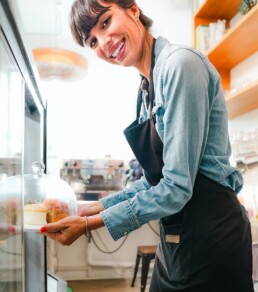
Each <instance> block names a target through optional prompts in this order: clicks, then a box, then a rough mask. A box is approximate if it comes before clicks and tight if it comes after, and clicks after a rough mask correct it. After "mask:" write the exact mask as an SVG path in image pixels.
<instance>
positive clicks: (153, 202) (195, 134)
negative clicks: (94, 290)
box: [100, 37, 243, 240]
mask: <svg viewBox="0 0 258 292" xmlns="http://www.w3.org/2000/svg"><path fill="white" fill-rule="evenodd" d="M154 55H155V66H154V70H153V82H154V91H155V103H154V107H153V109H152V113H153V114H155V116H156V129H157V132H158V134H159V136H160V138H161V140H162V142H163V144H164V149H163V161H164V167H163V169H162V173H163V178H162V179H161V180H160V182H159V183H158V184H157V185H156V186H151V185H149V184H148V182H147V180H146V179H145V177H144V176H143V177H142V178H141V179H140V180H138V181H135V182H134V183H132V184H131V185H129V186H128V187H125V188H124V189H123V190H122V191H120V192H117V193H114V194H111V195H109V196H107V197H105V198H102V199H101V202H102V204H103V206H104V211H102V212H101V213H100V215H101V217H102V219H103V221H104V223H105V225H106V227H107V228H108V230H109V232H110V234H111V236H112V237H113V239H114V240H117V239H119V238H120V237H122V236H124V235H126V234H128V233H129V232H131V231H133V230H135V229H137V228H139V227H141V226H142V225H143V224H145V223H147V222H149V221H150V220H156V219H160V218H162V217H164V216H168V215H171V214H175V213H177V212H179V211H180V210H181V209H182V208H183V207H184V206H185V204H186V203H187V201H188V200H189V199H190V198H191V196H192V192H193V187H194V182H195V178H196V175H197V173H198V172H200V173H201V174H203V175H205V176H206V177H208V178H210V179H212V180H214V181H216V182H218V183H219V184H221V185H223V186H225V187H227V188H230V189H232V190H233V191H235V192H236V193H238V192H239V191H240V189H241V188H242V185H243V178H242V176H241V173H240V172H239V171H238V169H237V168H234V167H232V166H230V164H229V157H230V155H231V146H230V142H229V137H228V118H227V112H226V106H225V100H224V96H223V91H222V88H221V80H220V76H219V74H218V72H217V71H216V69H215V68H214V66H213V65H212V64H211V63H210V62H209V60H208V59H207V57H206V56H204V55H203V54H201V53H200V52H199V51H197V50H195V49H193V48H190V47H186V46H179V45H172V44H170V43H169V42H168V41H167V40H166V39H164V38H162V37H158V38H157V40H156V45H155V52H154ZM145 95H146V92H144V91H143V92H142V97H143V101H144V99H145ZM146 104H147V103H146V102H143V103H142V107H141V114H140V118H139V123H141V122H143V121H144V120H146V119H147V118H148V113H149V111H148V109H147V108H146ZM207 195H208V194H207Z"/></svg>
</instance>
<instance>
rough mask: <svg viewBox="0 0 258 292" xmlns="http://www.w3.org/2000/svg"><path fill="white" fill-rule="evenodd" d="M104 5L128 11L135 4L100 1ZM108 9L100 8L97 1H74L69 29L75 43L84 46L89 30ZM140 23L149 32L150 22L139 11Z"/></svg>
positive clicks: (132, 1)
mask: <svg viewBox="0 0 258 292" xmlns="http://www.w3.org/2000/svg"><path fill="white" fill-rule="evenodd" d="M102 1H103V2H106V3H115V4H117V5H119V6H120V7H122V8H123V9H128V8H131V7H132V6H133V4H135V1H134V0H102ZM107 10H108V7H106V6H102V5H101V4H100V3H99V1H98V0H75V2H74V3H73V5H72V8H71V13H70V28H71V32H72V35H73V38H74V40H75V41H76V43H78V44H79V45H81V46H82V47H84V46H85V41H86V40H87V38H88V35H89V33H90V31H91V29H92V28H93V27H94V26H95V25H96V24H97V22H98V18H99V16H100V15H102V14H103V13H105V12H106V11H107ZM139 18H140V21H141V23H142V24H143V26H144V27H145V28H146V29H147V30H149V29H150V27H151V25H152V20H151V19H150V18H149V17H147V16H146V15H144V14H143V13H142V11H141V9H140V16H139Z"/></svg>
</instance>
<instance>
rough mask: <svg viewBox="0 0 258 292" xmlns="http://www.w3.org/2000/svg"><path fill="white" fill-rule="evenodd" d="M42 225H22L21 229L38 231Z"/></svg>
mask: <svg viewBox="0 0 258 292" xmlns="http://www.w3.org/2000/svg"><path fill="white" fill-rule="evenodd" d="M42 227H43V225H42V226H41V225H24V226H23V230H24V231H34V232H40V229H41V228H42Z"/></svg>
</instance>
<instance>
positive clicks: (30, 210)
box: [24, 204, 48, 226]
mask: <svg viewBox="0 0 258 292" xmlns="http://www.w3.org/2000/svg"><path fill="white" fill-rule="evenodd" d="M47 211H48V210H47V207H46V206H45V205H44V204H28V205H25V206H24V224H25V225H40V226H41V225H45V224H46V223H47V220H46V217H47Z"/></svg>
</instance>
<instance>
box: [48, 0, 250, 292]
mask: <svg viewBox="0 0 258 292" xmlns="http://www.w3.org/2000/svg"><path fill="white" fill-rule="evenodd" d="M142 16H143V14H142V11H141V10H140V8H139V7H138V5H137V4H136V3H135V1H133V0H126V1H118V0H106V1H105V0H101V1H100V0H76V1H75V2H74V4H73V6H72V10H71V29H72V33H73V35H74V38H75V40H76V41H77V43H78V44H80V45H81V46H86V47H89V48H90V49H91V50H92V51H93V52H94V53H95V54H96V55H97V56H98V57H99V58H100V59H102V60H104V61H106V62H108V63H110V64H116V65H122V66H124V67H129V66H132V67H134V68H135V69H136V71H138V74H139V73H140V76H141V81H140V85H139V91H138V96H137V107H136V113H137V115H136V119H135V120H134V121H133V122H132V123H131V124H130V125H129V126H128V127H127V128H126V129H125V130H124V134H125V137H126V139H127V142H128V144H129V145H130V147H131V149H132V151H133V153H134V155H135V157H136V159H137V160H138V161H139V163H140V165H141V167H142V169H143V174H144V175H143V176H142V177H141V179H139V180H136V181H134V182H132V183H131V184H130V185H129V186H126V187H125V188H123V189H122V190H121V191H118V192H116V193H114V194H111V195H109V196H106V197H104V198H101V199H100V200H99V201H97V202H94V203H91V204H83V205H82V206H81V208H80V212H79V214H78V215H79V216H74V217H71V216H70V217H68V218H65V219H63V220H61V221H60V222H57V223H52V224H47V225H46V226H44V228H43V229H42V233H43V234H44V235H46V236H48V237H49V238H52V239H54V240H56V241H58V242H59V243H61V244H63V245H70V244H72V243H73V242H74V241H75V240H77V239H78V238H79V237H80V236H81V235H83V234H85V233H87V231H91V230H95V229H98V228H100V227H103V226H105V227H106V229H107V230H108V232H109V233H110V235H111V236H112V238H113V239H114V240H118V239H119V238H121V237H123V236H126V235H128V234H129V233H130V232H132V231H134V230H136V229H139V228H140V227H141V226H142V225H144V224H146V223H148V222H150V221H151V220H157V219H159V220H160V244H159V246H158V249H157V253H156V258H155V265H154V271H153V275H152V282H151V286H150V291H151V292H159V291H162V292H165V291H169V292H172V291H173V292H178V291H181V292H186V291H191V292H200V291H220V292H228V291H236V292H242V291H245V292H252V291H253V284H252V274H251V270H252V254H251V232H250V222H249V220H248V218H247V216H246V213H245V211H244V209H243V208H242V206H241V205H240V203H239V201H238V199H237V196H236V195H237V193H239V191H240V190H241V188H242V186H243V177H242V175H241V172H240V171H239V170H238V169H237V168H235V167H232V166H231V165H230V161H229V157H230V155H231V146H230V141H229V137H228V121H227V113H226V107H225V99H224V95H223V90H222V86H221V82H220V76H219V74H218V72H217V71H216V70H215V68H214V67H213V66H212V64H211V63H210V62H209V60H208V59H207V58H206V57H205V56H204V55H203V54H202V53H201V52H199V51H198V50H196V49H194V48H191V47H187V46H184V45H175V44H171V43H169V41H168V40H166V39H165V38H164V37H161V36H159V37H157V38H155V37H154V36H153V35H152V33H151V32H150V29H149V26H148V25H147V24H146V22H144V20H143V18H142ZM149 24H150V23H149ZM104 79H105V78H104ZM98 81H99V84H101V85H102V84H103V82H102V80H100V78H99V79H98ZM117 83H118V82H117V80H115V79H114V80H113V85H114V86H111V87H112V90H114V89H113V88H114V87H117ZM127 87H128V84H127ZM127 87H125V88H123V89H122V90H121V92H120V96H121V97H122V99H123V100H124V96H125V94H124V92H125V91H126V90H127ZM105 97H106V98H107V100H108V101H109V96H105ZM123 108H124V109H125V112H126V110H127V108H125V106H122V109H123ZM116 112H117V104H115V105H114V113H116ZM95 113H96V115H97V114H98V110H97V109H96V110H95ZM105 122H106V120H105V119H103V120H102V124H104V123H105ZM117 122H118V123H119V120H118V121H117ZM193 153H194V155H193ZM82 216H85V220H83V219H84V218H83V219H82V218H81V217H82ZM222 223H223V224H222ZM85 229H86V231H85ZM232 247H234V248H232ZM182 259H183V260H182ZM240 275H241V276H240ZM142 290H144V288H142Z"/></svg>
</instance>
